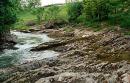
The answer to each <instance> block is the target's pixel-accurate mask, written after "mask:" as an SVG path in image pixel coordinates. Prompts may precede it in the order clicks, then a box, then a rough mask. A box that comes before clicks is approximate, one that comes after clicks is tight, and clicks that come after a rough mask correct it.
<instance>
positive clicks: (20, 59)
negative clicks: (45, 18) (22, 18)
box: [0, 32, 58, 68]
mask: <svg viewBox="0 0 130 83" xmlns="http://www.w3.org/2000/svg"><path fill="white" fill-rule="evenodd" d="M12 34H14V35H16V36H17V42H18V43H17V44H16V45H15V48H17V49H5V50H4V51H3V52H1V53H0V68H5V67H10V66H13V65H17V64H23V63H28V62H31V61H35V60H41V59H44V58H51V57H54V56H58V53H57V52H54V51H52V50H45V51H40V52H31V51H30V49H31V48H32V47H34V46H37V45H39V44H41V43H44V42H49V41H52V40H54V39H52V38H49V37H48V36H47V34H32V33H22V32H12Z"/></svg>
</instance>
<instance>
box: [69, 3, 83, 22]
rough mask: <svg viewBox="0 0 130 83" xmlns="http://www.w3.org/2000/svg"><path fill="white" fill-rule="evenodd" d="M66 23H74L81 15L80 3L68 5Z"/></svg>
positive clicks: (81, 7)
mask: <svg viewBox="0 0 130 83" xmlns="http://www.w3.org/2000/svg"><path fill="white" fill-rule="evenodd" d="M67 6H68V10H67V13H68V21H69V22H76V21H77V18H78V17H79V16H80V15H81V14H82V9H83V6H82V3H81V2H73V3H68V5H67Z"/></svg>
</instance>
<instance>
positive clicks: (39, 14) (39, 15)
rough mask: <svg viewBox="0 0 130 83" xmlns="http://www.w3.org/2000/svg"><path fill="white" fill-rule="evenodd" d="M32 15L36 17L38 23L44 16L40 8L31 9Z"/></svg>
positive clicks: (42, 9)
mask: <svg viewBox="0 0 130 83" xmlns="http://www.w3.org/2000/svg"><path fill="white" fill-rule="evenodd" d="M32 14H33V15H35V16H36V17H37V22H38V23H40V22H42V20H43V19H42V18H43V14H44V8H42V7H38V8H34V9H32Z"/></svg>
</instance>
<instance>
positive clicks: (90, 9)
mask: <svg viewBox="0 0 130 83" xmlns="http://www.w3.org/2000/svg"><path fill="white" fill-rule="evenodd" d="M83 5H84V13H85V16H86V18H87V19H88V20H98V21H102V20H104V19H107V18H108V15H109V12H110V5H109V0H84V1H83Z"/></svg>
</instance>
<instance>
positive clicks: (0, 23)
mask: <svg viewBox="0 0 130 83" xmlns="http://www.w3.org/2000/svg"><path fill="white" fill-rule="evenodd" d="M19 1H20V0H0V42H2V43H4V42H6V41H7V37H8V38H9V35H10V28H11V26H12V25H13V24H14V23H15V22H16V20H17V17H16V10H17V8H18V7H17V6H18V5H19ZM0 44H1V43H0Z"/></svg>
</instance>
